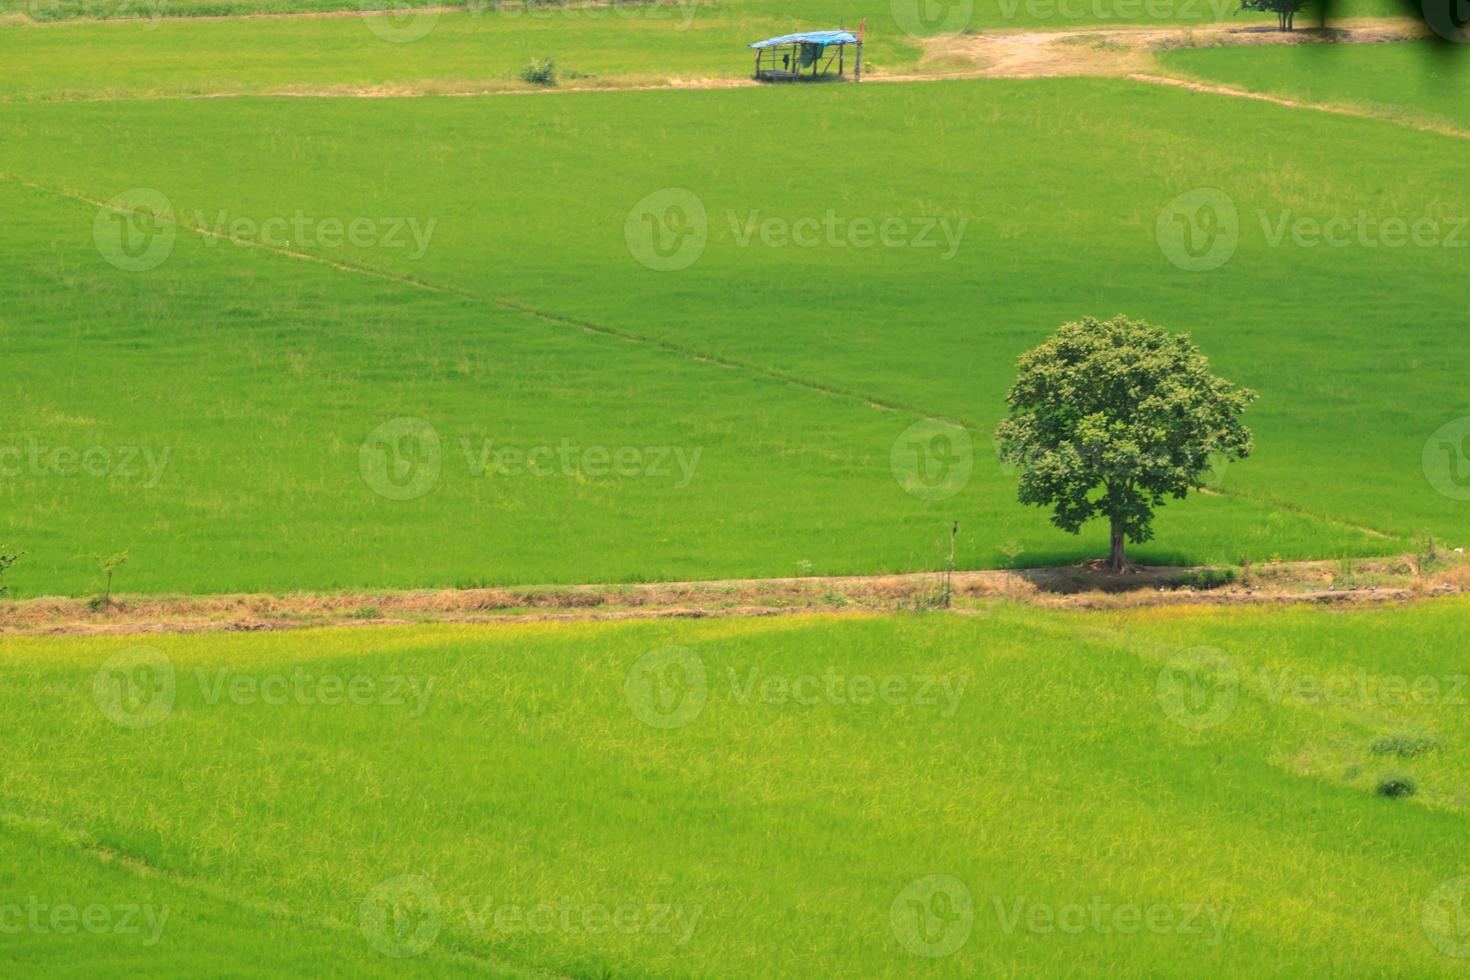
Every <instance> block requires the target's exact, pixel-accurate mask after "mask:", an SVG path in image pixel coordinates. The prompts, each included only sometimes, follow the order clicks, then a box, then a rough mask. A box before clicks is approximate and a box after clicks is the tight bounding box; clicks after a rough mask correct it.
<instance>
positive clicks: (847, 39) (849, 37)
mask: <svg viewBox="0 0 1470 980" xmlns="http://www.w3.org/2000/svg"><path fill="white" fill-rule="evenodd" d="M856 43H857V35H856V34H854V33H852V32H851V31H802V32H801V33H800V34H782V35H781V36H780V37H770V38H766V39H765V40H764V41H756V42H754V43H753V44H748V45H746V47H749V48H774V47H775V46H776V45H778V44H856Z"/></svg>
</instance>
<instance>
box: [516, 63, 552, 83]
mask: <svg viewBox="0 0 1470 980" xmlns="http://www.w3.org/2000/svg"><path fill="white" fill-rule="evenodd" d="M521 81H523V82H529V83H531V84H532V85H555V84H556V61H555V60H554V59H552V58H547V59H545V60H544V61H543V60H542V59H540V58H532V59H531V63H530V64H529V65H527V66H526V67H524V68H522V69H521Z"/></svg>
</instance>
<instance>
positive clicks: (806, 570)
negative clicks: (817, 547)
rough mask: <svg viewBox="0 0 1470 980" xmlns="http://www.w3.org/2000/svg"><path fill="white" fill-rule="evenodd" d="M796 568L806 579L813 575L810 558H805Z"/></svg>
mask: <svg viewBox="0 0 1470 980" xmlns="http://www.w3.org/2000/svg"><path fill="white" fill-rule="evenodd" d="M796 568H797V570H798V571H799V572H801V577H802V578H806V577H807V576H808V575H810V574H811V573H812V563H811V560H810V559H808V558H803V559H802V560H801V561H799V562H797V563H796Z"/></svg>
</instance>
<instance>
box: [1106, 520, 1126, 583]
mask: <svg viewBox="0 0 1470 980" xmlns="http://www.w3.org/2000/svg"><path fill="white" fill-rule="evenodd" d="M1127 560H1128V559H1127V558H1125V557H1124V555H1123V525H1122V524H1121V523H1120V522H1119V521H1118V520H1117V519H1116V518H1114V520H1113V529H1112V534H1111V536H1110V539H1109V541H1108V567H1109V568H1111V569H1112V570H1113V571H1115V572H1121V571H1122V570H1123V566H1124V564H1125V563H1126V562H1127Z"/></svg>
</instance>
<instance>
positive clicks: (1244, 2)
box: [1240, 0, 1312, 31]
mask: <svg viewBox="0 0 1470 980" xmlns="http://www.w3.org/2000/svg"><path fill="white" fill-rule="evenodd" d="M1311 2H1312V0H1240V9H1241V10H1259V11H1262V12H1270V13H1273V14H1275V15H1276V29H1277V30H1279V31H1294V30H1296V15H1297V14H1299V13H1301V12H1302V10H1304V9H1305V8H1306V7H1308V6H1310V5H1311Z"/></svg>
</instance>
